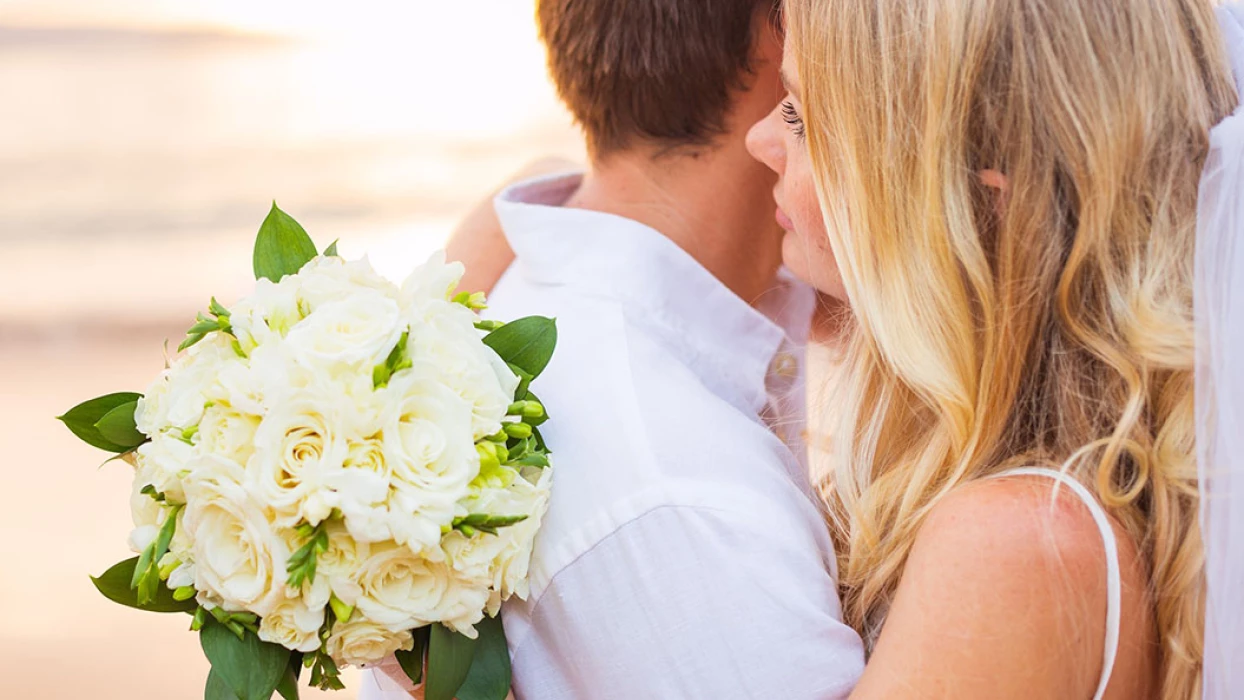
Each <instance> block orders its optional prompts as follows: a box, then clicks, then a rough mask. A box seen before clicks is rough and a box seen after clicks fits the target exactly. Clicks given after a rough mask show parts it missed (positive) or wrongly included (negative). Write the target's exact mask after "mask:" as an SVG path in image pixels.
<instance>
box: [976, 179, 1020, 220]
mask: <svg viewBox="0 0 1244 700" xmlns="http://www.w3.org/2000/svg"><path fill="white" fill-rule="evenodd" d="M976 175H977V177H979V178H980V180H981V184H982V185H984V186H985V187H988V188H989V189H991V190H993V191H994V208H995V210H996V211H997V212H998V216H1005V215H1006V198H1007V192H1008V191H1009V190H1010V187H1011V181H1010V180H1008V179H1007V177H1006V175H1003V174H1002V172H1001V171H999V170H993V169H992V168H987V169H985V170H980V171H978V172H977V173H976Z"/></svg>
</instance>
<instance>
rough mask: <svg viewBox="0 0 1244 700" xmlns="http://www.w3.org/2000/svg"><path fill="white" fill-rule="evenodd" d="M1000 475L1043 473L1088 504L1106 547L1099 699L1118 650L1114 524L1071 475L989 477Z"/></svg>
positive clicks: (1119, 593) (1119, 581)
mask: <svg viewBox="0 0 1244 700" xmlns="http://www.w3.org/2000/svg"><path fill="white" fill-rule="evenodd" d="M1004 476H1045V477H1049V478H1051V479H1054V480H1055V481H1057V482H1059V483H1060V484H1063V485H1065V486H1066V487H1067V488H1069V489H1071V492H1072V493H1074V494H1075V495H1077V496H1079V497H1080V500H1081V501H1083V502H1084V505H1086V506H1088V509H1089V513H1091V514H1092V515H1093V521H1094V522H1096V523H1097V529H1098V530H1099V531H1101V540H1102V544H1103V545H1105V547H1106V649H1105V654H1104V656H1103V657H1102V664H1101V680H1099V681H1098V682H1097V692H1096V693H1094V694H1093V700H1101V699H1102V698H1103V697H1105V695H1106V686H1108V685H1109V684H1110V674H1111V673H1112V672H1113V671H1114V660H1115V657H1116V656H1117V655H1118V652H1119V623H1120V618H1121V617H1122V609H1123V577H1122V575H1121V574H1120V573H1119V543H1118V542H1117V541H1116V540H1115V537H1114V528H1113V527H1111V526H1110V518H1109V517H1107V515H1106V510H1105V509H1104V508H1102V507H1101V504H1100V503H1098V502H1097V499H1096V498H1094V497H1093V494H1091V493H1089V490H1088V489H1086V488H1084V485H1083V484H1081V483H1080V482H1078V481H1076V480H1075V479H1073V478H1071V477H1070V476H1067V475H1066V474H1063V473H1062V472H1059V471H1055V470H1053V469H1044V468H1041V467H1022V468H1020V469H1009V470H1007V471H1005V472H1002V473H1000V474H994V475H993V477H991V478H998V477H1004Z"/></svg>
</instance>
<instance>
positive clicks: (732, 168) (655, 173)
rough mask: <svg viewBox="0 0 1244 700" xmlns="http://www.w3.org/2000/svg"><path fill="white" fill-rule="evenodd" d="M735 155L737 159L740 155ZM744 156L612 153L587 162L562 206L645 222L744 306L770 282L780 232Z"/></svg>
mask: <svg viewBox="0 0 1244 700" xmlns="http://www.w3.org/2000/svg"><path fill="white" fill-rule="evenodd" d="M740 156H742V157H740ZM752 167H760V166H759V164H757V163H755V162H754V161H752V160H751V159H750V158H748V157H747V156H746V154H740V153H731V152H729V151H728V150H726V149H719V150H715V151H713V152H709V153H700V154H698V155H665V156H661V157H658V158H652V157H650V156H649V155H647V154H640V153H630V152H628V153H624V154H618V155H612V156H610V157H608V158H607V159H605V160H603V161H600V162H596V163H593V167H592V169H591V171H590V172H589V173H588V174H587V175H586V176H585V177H584V180H583V184H582V186H581V187H580V188H579V190H578V192H577V193H576V194H575V195H574V197H572V198H571V200H570V201H569V202H567V203H566V206H569V207H574V208H579V209H589V210H592V211H599V212H604V213H607V214H614V215H617V216H622V217H625V218H627V219H631V220H633V221H638V222H639V223H642V224H644V225H646V226H649V227H651V228H653V229H655V230H657V231H659V232H660V233H662V234H663V235H665V236H666V237H667V238H669V239H670V240H671V241H673V242H674V243H675V244H676V245H678V246H679V247H680V248H682V249H683V250H684V251H686V252H687V253H688V254H689V255H691V257H693V258H695V259H696V261H697V262H699V263H700V264H701V265H703V266H704V267H705V269H707V270H708V271H709V272H710V273H712V274H713V276H715V277H716V278H717V279H719V280H721V282H722V283H723V284H725V285H726V286H727V287H728V288H729V289H730V290H731V291H733V292H734V293H735V294H737V295H738V296H739V297H740V298H742V299H744V300H745V301H747V302H749V303H752V302H754V301H756V300H757V299H758V298H759V297H760V295H761V294H763V293H764V292H765V291H767V290H768V289H770V288H771V287H772V286H773V282H774V277H775V275H776V273H777V269H778V266H779V265H780V263H781V240H782V239H781V235H782V234H781V231H780V229H778V227H777V224H776V222H775V221H774V220H773V209H774V204H773V199H772V195H771V191H770V190H769V189H768V188H767V187H764V188H759V191H757V190H758V188H757V187H756V183H758V182H761V183H765V182H768V181H767V180H764V179H763V178H758V177H756V176H755V175H756V174H755V173H748V172H747V171H746V169H748V168H752Z"/></svg>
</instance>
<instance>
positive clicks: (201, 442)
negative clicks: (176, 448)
mask: <svg viewBox="0 0 1244 700" xmlns="http://www.w3.org/2000/svg"><path fill="white" fill-rule="evenodd" d="M259 422H260V418H259V416H256V415H252V414H250V413H242V412H240V411H237V410H235V409H234V408H232V407H231V406H229V405H228V404H216V405H213V406H210V407H208V409H207V411H205V412H204V413H203V420H202V421H200V422H199V431H198V435H197V436H196V437H195V441H196V442H197V444H198V446H199V448H200V449H201V450H203V451H204V452H206V453H209V454H214V455H217V456H219V457H223V458H225V459H228V460H230V461H232V462H236V463H237V464H239V465H245V464H246V462H247V460H249V459H250V456H251V455H252V454H254V452H255V431H256V429H258V428H259ZM139 452H140V453H141V452H142V450H141V449H140V450H139Z"/></svg>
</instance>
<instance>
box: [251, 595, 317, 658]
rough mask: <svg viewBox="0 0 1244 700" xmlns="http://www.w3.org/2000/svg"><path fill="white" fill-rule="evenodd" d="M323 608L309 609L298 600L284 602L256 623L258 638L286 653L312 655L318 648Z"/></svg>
mask: <svg viewBox="0 0 1244 700" xmlns="http://www.w3.org/2000/svg"><path fill="white" fill-rule="evenodd" d="M323 625H324V606H323V605H321V606H319V607H318V608H314V609H313V608H311V607H308V606H307V604H306V601H304V600H302V599H301V598H286V599H284V600H282V601H281V602H279V603H277V604H276V605H275V606H273V608H272V610H270V611H269V612H268V613H267V614H266V615H264V616H263V620H262V621H260V623H259V638H260V639H262V640H263V641H265V642H271V643H273V644H280V645H281V646H283V647H285V648H286V649H293V650H294V651H301V652H303V653H307V652H312V651H315V650H316V649H319V648H320V627H322V626H323Z"/></svg>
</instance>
